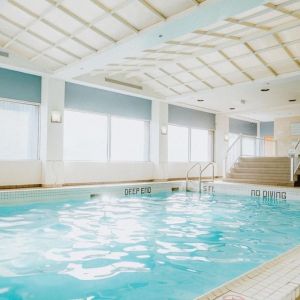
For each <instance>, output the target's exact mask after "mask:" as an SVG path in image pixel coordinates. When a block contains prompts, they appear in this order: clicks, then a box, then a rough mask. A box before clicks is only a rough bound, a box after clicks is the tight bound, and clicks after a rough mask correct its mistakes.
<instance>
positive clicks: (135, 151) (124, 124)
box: [111, 117, 149, 161]
mask: <svg viewBox="0 0 300 300" xmlns="http://www.w3.org/2000/svg"><path fill="white" fill-rule="evenodd" d="M148 149H149V122H145V121H139V120H132V119H124V118H119V117H112V118H111V160H113V161H146V160H148V158H149V150H148Z"/></svg>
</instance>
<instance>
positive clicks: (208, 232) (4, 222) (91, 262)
mask: <svg viewBox="0 0 300 300" xmlns="http://www.w3.org/2000/svg"><path fill="white" fill-rule="evenodd" d="M299 230H300V203H297V202H278V201H276V202H274V201H259V200H253V199H247V198H239V197H228V196H226V197H225V196H214V197H209V196H203V197H200V196H199V194H193V193H188V194H186V193H173V194H160V195H156V196H152V197H148V198H147V197H145V198H142V199H138V198H126V199H115V198H109V197H103V198H93V199H91V200H90V201H85V202H80V201H69V202H68V203H66V202H64V203H55V202H53V203H48V204H31V205H26V206H14V207H2V208H1V209H0V298H1V299H18V300H19V299H43V300H47V299H49V300H50V299H51V300H53V299H140V298H143V299H144V300H146V299H193V298H194V297H195V296H197V295H200V294H201V293H203V292H205V291H207V290H209V289H211V288H213V287H215V286H216V285H219V284H221V283H223V282H224V281H227V280H229V279H231V278H233V277H234V276H237V275H239V274H241V273H242V272H245V271H247V270H249V269H250V268H253V267H254V266H256V265H258V264H260V263H262V262H263V261H265V260H267V259H270V258H272V257H274V256H276V255H278V254H280V253H281V252H283V251H285V250H287V249H289V248H291V247H292V246H294V245H296V244H297V243H299V241H300V236H299V234H298V233H299ZM157 295H159V297H157Z"/></svg>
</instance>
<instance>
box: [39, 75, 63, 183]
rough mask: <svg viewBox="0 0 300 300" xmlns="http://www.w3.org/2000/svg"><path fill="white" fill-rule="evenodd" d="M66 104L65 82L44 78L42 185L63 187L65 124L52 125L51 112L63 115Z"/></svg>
mask: <svg viewBox="0 0 300 300" xmlns="http://www.w3.org/2000/svg"><path fill="white" fill-rule="evenodd" d="M64 102H65V81H63V80H60V79H54V78H51V77H43V78H42V103H41V147H40V148H41V160H42V185H43V186H46V187H54V186H61V185H62V184H63V183H64V163H63V122H62V123H52V122H51V112H53V111H58V112H60V113H61V115H62V120H63V112H64Z"/></svg>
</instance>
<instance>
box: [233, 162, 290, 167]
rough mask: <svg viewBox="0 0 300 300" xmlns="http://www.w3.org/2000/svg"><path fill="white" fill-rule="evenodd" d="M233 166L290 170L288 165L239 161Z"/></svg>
mask: <svg viewBox="0 0 300 300" xmlns="http://www.w3.org/2000/svg"><path fill="white" fill-rule="evenodd" d="M235 166H238V167H241V168H287V169H289V168H290V164H289V163H273V162H244V161H239V162H238V163H236V165H235Z"/></svg>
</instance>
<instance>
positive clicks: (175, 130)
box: [168, 125, 189, 162]
mask: <svg viewBox="0 0 300 300" xmlns="http://www.w3.org/2000/svg"><path fill="white" fill-rule="evenodd" d="M168 157H169V161H178V162H181V161H188V160H189V129H188V128H186V127H180V126H174V125H169V126H168Z"/></svg>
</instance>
